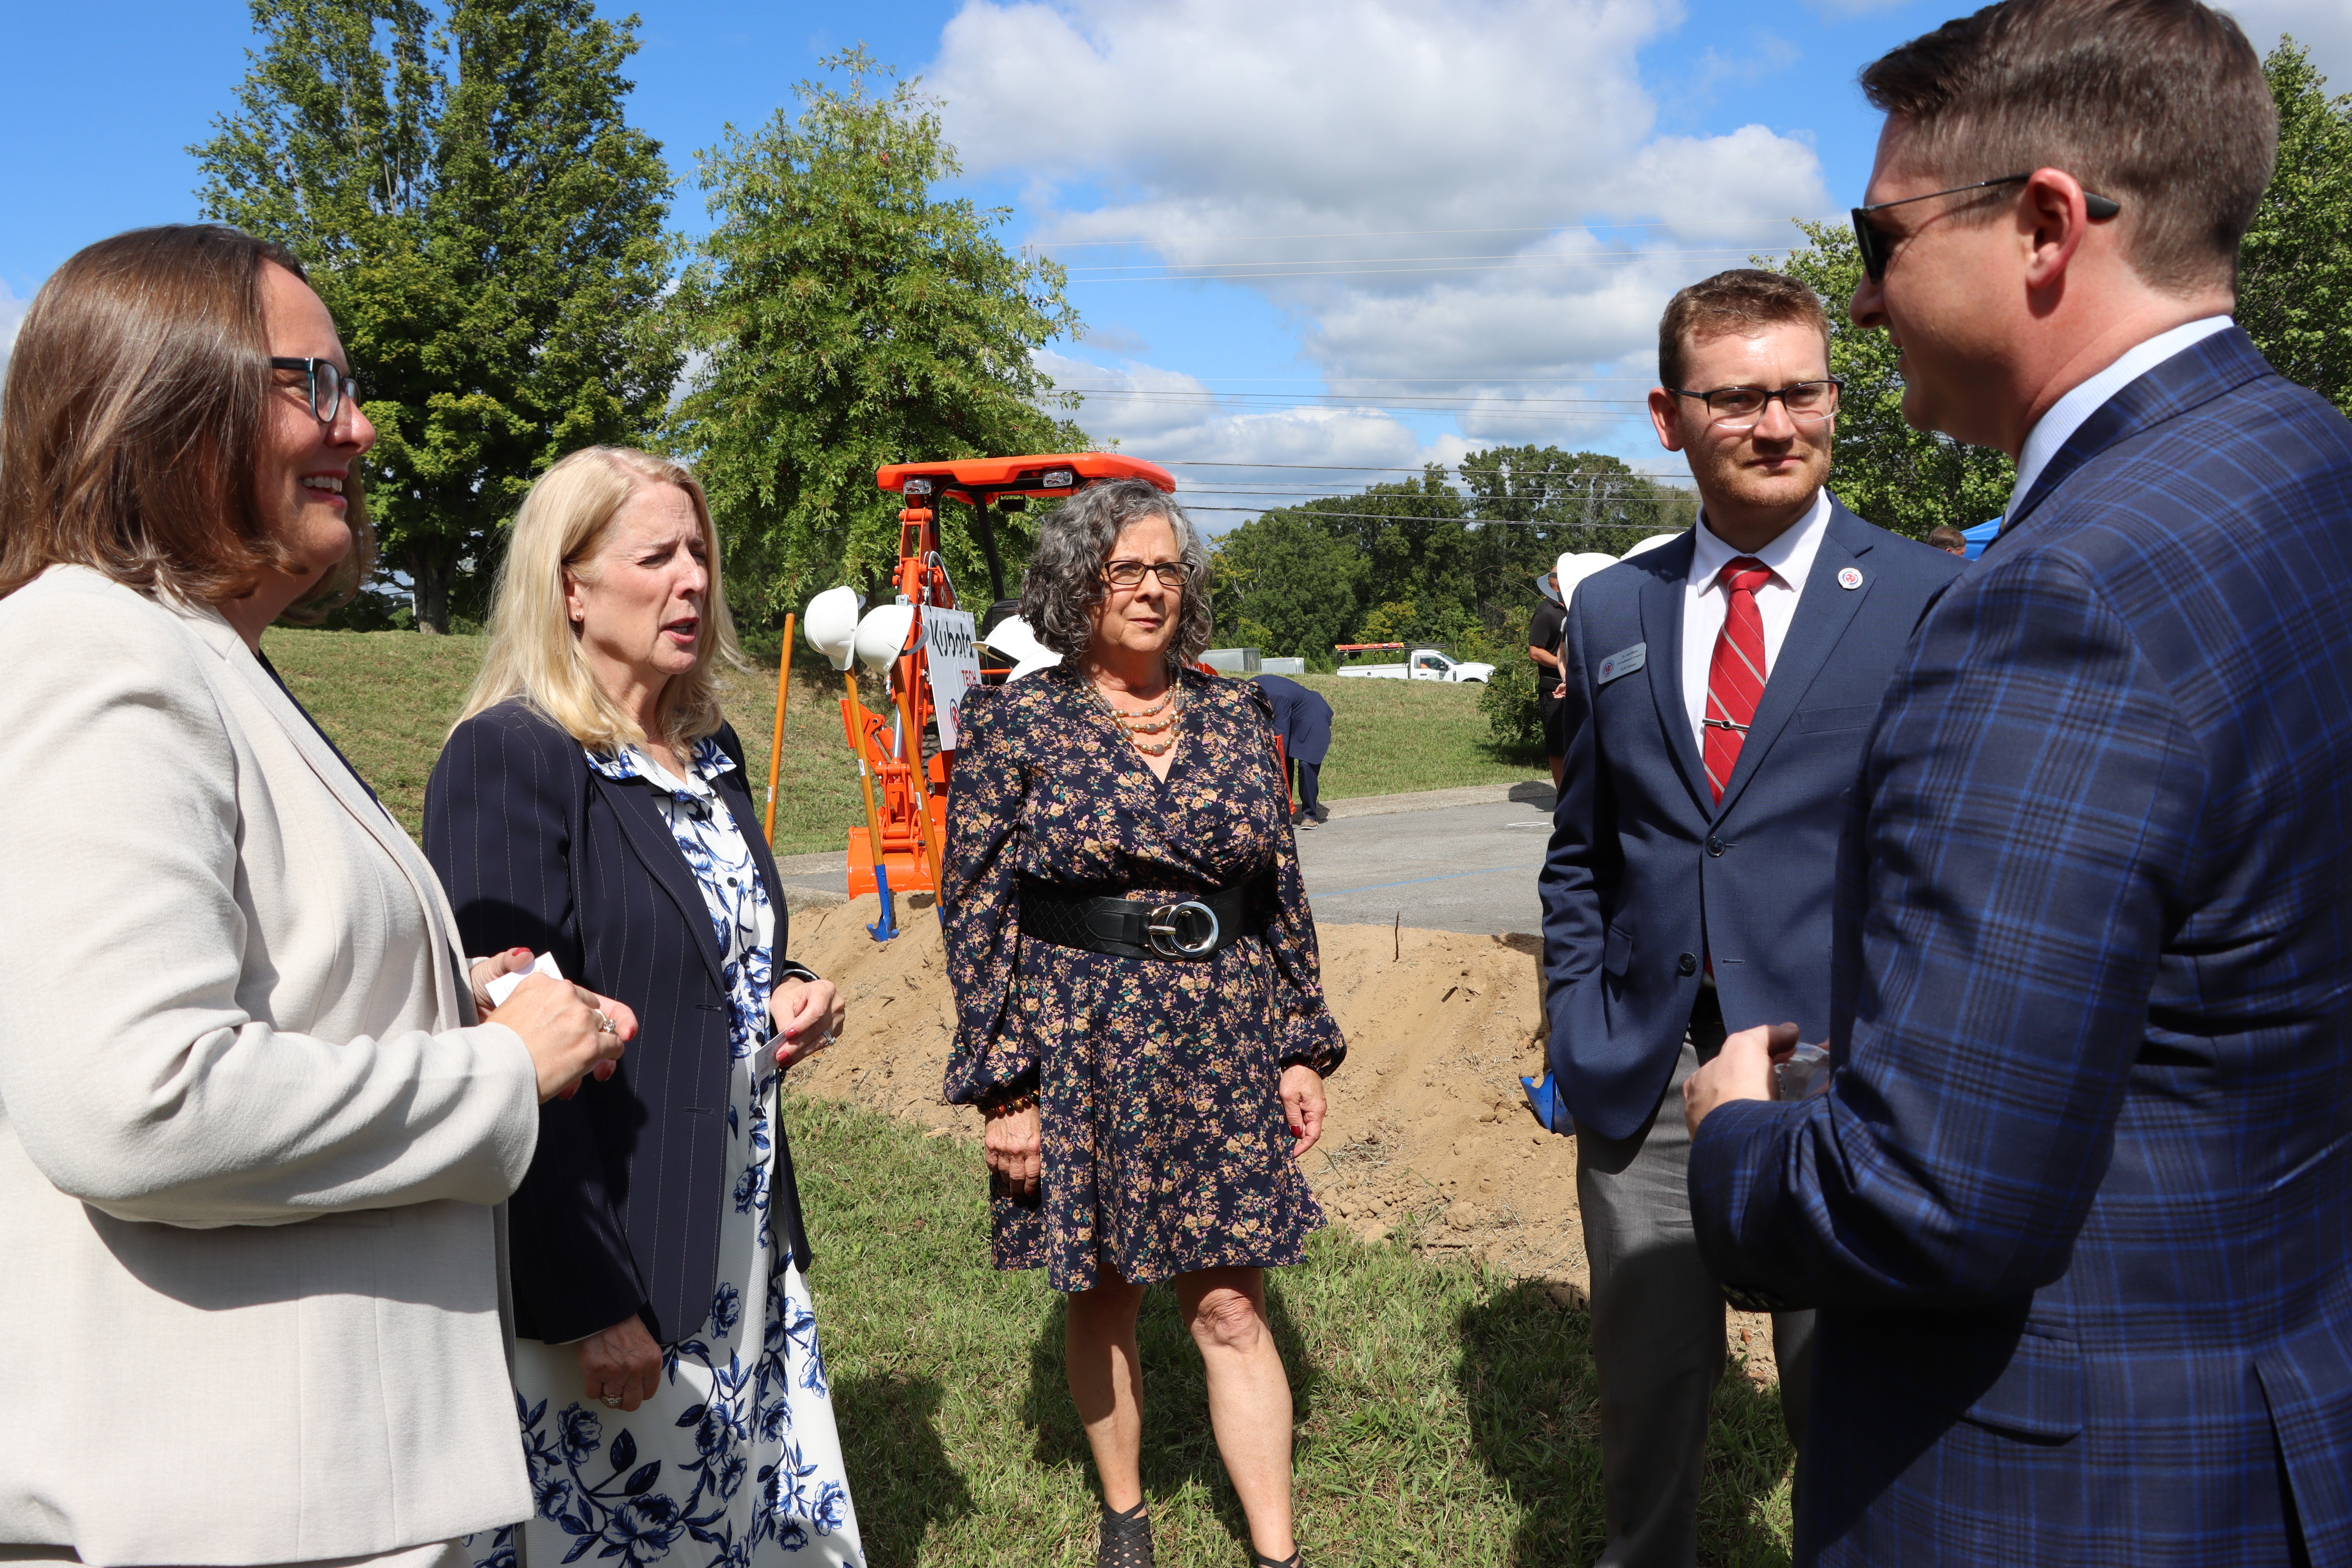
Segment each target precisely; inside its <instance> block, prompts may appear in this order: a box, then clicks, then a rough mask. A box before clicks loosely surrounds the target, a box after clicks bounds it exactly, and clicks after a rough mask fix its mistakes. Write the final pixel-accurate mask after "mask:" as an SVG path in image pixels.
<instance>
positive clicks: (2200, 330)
mask: <svg viewBox="0 0 2352 1568" xmlns="http://www.w3.org/2000/svg"><path fill="white" fill-rule="evenodd" d="M2235 325H2237V323H2236V322H2235V321H2231V319H2230V318H2229V317H2227V316H2205V317H2201V318H2200V319H2199V320H2197V321H2184V322H2182V323H2181V324H2180V325H2179V326H2177V327H2174V328H2173V329H2172V330H2171V331H2163V332H2158V333H2157V334H2156V336H2154V337H2152V338H2150V339H2148V340H2147V342H2144V343H2140V344H2138V345H2137V346H2136V347H2133V348H2128V349H2126V350H2125V351H2124V352H2123V355H2122V357H2120V358H2119V359H2117V360H2116V363H2113V364H2111V365H2109V366H2107V368H2106V369H2105V370H2103V371H2101V372H2099V374H2096V375H2095V376H2093V377H2091V379H2090V380H2088V381H2086V382H2084V383H2083V384H2082V385H2080V386H2078V387H2076V388H2074V391H2072V392H2070V393H2068V394H2067V395H2065V396H2063V397H2062V398H2060V399H2059V400H2058V401H2057V402H2055V403H2053V404H2052V405H2050V411H2049V412H2048V413H2046V414H2044V415H2043V416H2042V417H2041V418H2040V419H2038V420H2036V421H2034V425H2033V428H2032V430H2030V431H2028V432H2027V433H2026V437H2025V448H2024V450H2023V451H2021V452H2020V453H2019V454H2018V456H2017V483H2016V484H2015V485H2014V486H2013V487H2011V489H2010V492H2009V510H2007V511H2006V512H2003V513H2002V514H2001V515H2002V516H2003V517H2015V516H2016V515H2017V507H2018V503H2019V502H2020V501H2022V500H2024V499H2025V498H2026V497H2027V496H2029V495H2031V494H2032V493H2033V481H2034V480H2036V479H2040V478H2041V477H2042V469H2044V468H2048V467H2049V466H2050V459H2051V458H2054V457H2056V456H2057V455H2058V448H2059V447H2063V446H2064V445H2065V444H2066V442H2067V439H2068V438H2069V437H2072V436H2073V435H2074V432H2075V431H2077V430H2080V429H2081V428H2082V427H2083V422H2084V420H2086V419H2088V418H2090V416H2092V415H2094V414H2096V413H2097V412H2098V411H2099V410H2100V409H2101V408H2103V407H2105V405H2106V402H2107V399H2109V398H2110V397H2113V396H2114V395H2116V393H2118V392H2121V391H2122V390H2123V389H2124V388H2125V387H2126V386H2129V385H2130V384H2132V383H2133V382H2135V381H2137V380H2138V379H2139V378H2140V377H2141V376H2144V375H2146V374H2147V373H2148V372H2149V371H2152V370H2154V369H2155V368H2156V367H2157V366H2158V365H2160V364H2162V363H2164V362H2165V361H2166V360H2168V359H2170V358H2171V357H2172V356H2173V355H2174V354H2177V353H2179V352H2180V351H2181V350H2183V349H2185V348H2187V347H2189V344H2191V343H2196V342H2203V341H2204V340H2205V339H2207V338H2210V337H2211V336H2212V335H2213V334H2214V333H2215V332H2219V331H2227V330H2229V329H2230V328H2231V327H2233V326H2235Z"/></svg>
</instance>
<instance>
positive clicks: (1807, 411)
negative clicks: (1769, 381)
mask: <svg viewBox="0 0 2352 1568" xmlns="http://www.w3.org/2000/svg"><path fill="white" fill-rule="evenodd" d="M1844 385H1845V383H1843V382H1842V381H1837V380H1830V381H1792V382H1790V384H1788V385H1786V386H1776V387H1762V386H1718V387H1717V388H1716V389H1715V390H1714V391H1712V392H1685V391H1684V390H1683V389H1682V388H1681V387H1679V386H1670V387H1668V388H1667V389H1666V390H1667V391H1669V392H1671V393H1673V394H1674V395H1675V396H1676V397H1696V398H1697V399H1698V400H1699V401H1700V402H1701V403H1704V404H1706V414H1707V418H1708V419H1709V420H1710V421H1711V422H1713V423H1714V424H1717V425H1720V426H1723V427H1724V428H1725V429H1727V430H1748V429H1752V428H1754V427H1755V426H1758V425H1760V424H1762V423H1763V422H1764V410H1766V409H1767V408H1769V407H1770V406H1771V405H1772V400H1773V399H1774V398H1776V397H1777V398H1779V399H1780V406H1781V407H1783V408H1785V409H1787V410H1788V411H1789V417H1790V420H1792V421H1793V422H1795V423H1796V424H1799V425H1818V424H1820V423H1821V422H1822V420H1824V419H1827V418H1828V417H1829V416H1831V415H1832V414H1835V413H1836V412H1837V400H1838V393H1839V391H1840V390H1841V389H1843V387H1844Z"/></svg>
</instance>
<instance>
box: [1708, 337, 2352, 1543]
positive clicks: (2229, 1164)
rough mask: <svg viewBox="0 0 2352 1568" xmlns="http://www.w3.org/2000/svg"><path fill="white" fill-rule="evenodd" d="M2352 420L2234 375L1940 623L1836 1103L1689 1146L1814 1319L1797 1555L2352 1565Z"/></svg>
mask: <svg viewBox="0 0 2352 1568" xmlns="http://www.w3.org/2000/svg"><path fill="white" fill-rule="evenodd" d="M2347 779H2352V426H2347V424H2346V422H2345V420H2344V418H2343V417H2342V416H2340V415H2338V414H2337V413H2336V411H2335V410H2334V409H2333V408H2331V407H2329V406H2328V405H2326V403H2324V402H2323V401H2321V400H2320V399H2319V398H2317V397H2315V396H2314V395H2311V394H2310V393H2308V392H2305V391H2304V390H2302V389H2301V388H2298V387H2296V386H2294V385H2292V384H2289V383H2287V382H2285V381H2284V380H2283V379H2281V378H2280V377H2279V376H2278V375H2277V374H2275V373H2273V371H2272V370H2271V368H2270V367H2269V365H2267V364H2266V363H2263V359H2262V357H2261V355H2260V354H2259V353H2256V352H2255V350H2254V348H2253V346H2252V343H2250V342H2248V341H2247V339H2246V337H2245V336H2244V334H2243V333H2242V332H2239V331H2235V330H2234V329H2233V330H2231V331H2224V332H2221V333H2219V334H2216V335H2215V336H2213V337H2210V338H2208V339H2206V340H2204V341H2203V342H2200V343H2199V344H2197V345H2195V346H2194V347H2191V348H2189V349H2188V350H2186V351H2184V352H2182V353H2179V355H2177V356H2175V357H2174V358H2172V359H2170V360H2168V361H2166V362H2165V363H2162V364H2160V365H2158V366H2157V367H2156V368H2155V369H2153V370H2151V371H2150V372H2148V373H2147V374H2146V375H2145V376H2142V377H2141V378H2140V379H2139V380H2137V381H2135V382H2133V383H2131V384H2129V385H2128V386H2126V387H2125V388H2124V389H2123V390H2122V391H2121V392H2119V393H2118V394H2117V395H2116V396H2115V397H2114V398H2113V399H2112V400H2111V401H2110V402H2109V403H2108V404H2107V405H2105V406H2104V407H2103V408H2101V409H2100V410H2099V411H2098V412H2097V413H2095V414H2094V415H2093V416H2092V417H2091V419H2090V420H2089V421H2088V422H2087V423H2085V424H2084V426H2083V427H2082V428H2081V429H2080V430H2079V431H2077V432H2076V434H2075V435H2074V438H2073V440H2071V441H2070V442H2069V443H2067V445H2066V446H2065V447H2063V449H2062V450H2061V451H2060V453H2059V454H2058V456H2057V458H2055V459H2054V460H2053V462H2052V463H2051V465H2050V467H2049V469H2048V470H2047V472H2045V473H2044V474H2043V475H2042V478H2041V479H2040V480H2039V481H2038V482H2037V483H2036V485H2035V488H2034V491H2033V493H2032V495H2031V496H2029V497H2027V498H2026V500H2025V501H2024V503H2023V504H2022V505H2021V506H2020V507H2019V508H2018V509H2017V510H2016V511H2015V514H2014V516H2013V517H2012V519H2011V522H2010V524H2009V525H2008V527H2007V528H2006V529H2005V530H2004V531H2003V532H2002V534H2001V536H2000V541H1999V542H1998V543H1996V544H1995V545H1994V546H1993V548H1992V549H1991V550H1990V552H1987V554H1986V555H1985V558H1984V560H1983V561H1982V562H1981V563H1979V565H1978V567H1977V568H1976V569H1975V570H1974V571H1972V572H1971V573H1969V574H1968V575H1966V576H1964V577H1962V578H1960V579H1959V580H1958V582H1956V583H1955V584H1953V585H1952V586H1951V587H1950V588H1949V589H1948V590H1947V591H1946V592H1945V593H1944V594H1943V595H1941V596H1940V598H1938V599H1937V602H1936V603H1935V604H1934V605H1931V606H1930V607H1929V609H1928V611H1927V615H1926V616H1924V617H1923V619H1922V621H1921V623H1920V626H1919V630H1918V632H1917V634H1916V637H1914V639H1913V642H1912V646H1911V649H1910V652H1909V654H1908V656H1907V658H1906V660H1905V662H1904V663H1903V665H1902V666H1901V667H1900V668H1898V670H1897V673H1896V675H1895V679H1894V682H1893V684H1892V685H1891V686H1890V687H1889V688H1888V691H1887V696H1886V700H1885V705H1884V707H1883V708H1882V710H1881V711H1880V714H1879V718H1878V721H1877V724H1876V726H1875V728H1874V731H1873V733H1872V736H1871V740H1870V742H1869V746H1868V749H1867V751H1866V752H1865V753H1864V764H1863V772H1862V776H1861V778H1860V780H1859V782H1858V784H1857V786H1856V789H1855V792H1854V802H1853V813H1852V817H1851V820H1850V823H1849V826H1848V830H1847V837H1846V840H1845V844H1844V847H1843V850H1842V852H1841V857H1840V891H1839V910H1838V916H1837V921H1836V938H1835V940H1836V955H1835V968H1834V975H1835V994H1834V998H1833V1009H1832V1050H1833V1052H1834V1055H1835V1058H1836V1060H1837V1064H1838V1070H1837V1073H1836V1076H1835V1078H1834V1079H1833V1087H1832V1090H1831V1092H1830V1093H1829V1094H1828V1095H1827V1096H1826V1097H1823V1098H1822V1099H1818V1100H1809V1101H1805V1102H1801V1103H1800V1104H1795V1105H1776V1104H1765V1103H1759V1102H1742V1103H1736V1104H1728V1105H1725V1106H1723V1107H1721V1108H1720V1109H1718V1110H1716V1111H1715V1112H1714V1113H1713V1115H1712V1116H1710V1117H1709V1119H1708V1120H1707V1121H1706V1124H1705V1126H1704V1127H1703V1129H1702V1130H1701V1131H1700V1135H1699V1137H1698V1139H1697V1141H1696V1144H1695V1145H1694V1147H1693V1150H1692V1163H1691V1175H1690V1183H1691V1201H1692V1209H1693V1215H1694V1219H1695V1221H1696V1225H1697V1228H1698V1236H1699V1243H1700V1246H1701V1247H1702V1249H1703V1251H1704V1254H1705V1256H1706V1258H1707V1259H1708V1262H1709V1264H1710V1266H1711V1267H1712V1268H1714V1269H1715V1270H1716V1271H1717V1274H1718V1275H1719V1276H1720V1277H1721V1278H1722V1279H1724V1280H1725V1281H1726V1282H1727V1285H1729V1286H1731V1287H1734V1288H1736V1289H1738V1290H1740V1291H1743V1292H1746V1293H1748V1294H1749V1295H1751V1296H1753V1297H1755V1298H1757V1299H1759V1300H1777V1301H1779V1302H1782V1303H1787V1304H1793V1305H1802V1306H1812V1307H1817V1308H1819V1309H1820V1310H1821V1311H1820V1317H1819V1320H1818V1321H1819V1329H1818V1334H1819V1338H1818V1340H1817V1342H1816V1346H1817V1348H1816V1351H1815V1358H1816V1359H1815V1373H1814V1385H1813V1404H1812V1412H1813V1414H1812V1420H1811V1429H1810V1436H1809V1437H1808V1447H1807V1458H1806V1463H1807V1467H1808V1469H1807V1479H1806V1487H1805V1489H1804V1491H1803V1496H1802V1500H1801V1517H1800V1518H1799V1520H1798V1525H1797V1532H1798V1548H1799V1552H1798V1555H1799V1559H1800V1561H1804V1562H1812V1561H1820V1562H1828V1563H1873V1564H1882V1565H1883V1564H1888V1563H2070V1564H2072V1563H2135V1564H2139V1563H2180V1564H2192V1563H2193V1564H2199V1565H2200V1568H2201V1565H2205V1564H2213V1563H2285V1562H2290V1561H2297V1560H2301V1559H2299V1558H2298V1557H2297V1556H2296V1552H2297V1551H2298V1550H2300V1551H2301V1552H2305V1553H2307V1557H2308V1560H2309V1561H2311V1562H2315V1563H2352V1268H2347V1254H2348V1253H2352V1246H2348V1245H2347V1244H2352V1234H2348V1233H2347V1231H2348V1227H2347V1197H2352V1191H2347V1189H2352V1060H2347V1055H2352V1052H2347V1026H2346V1016H2345V1009H2346V1001H2347V996H2346V984H2347V935H2352V932H2347V919H2346V911H2345V893H2346V877H2347V869H2352V867H2347V857H2352V831H2347V827H2352V825H2347V820H2346V817H2347V804H2346V803H2347Z"/></svg>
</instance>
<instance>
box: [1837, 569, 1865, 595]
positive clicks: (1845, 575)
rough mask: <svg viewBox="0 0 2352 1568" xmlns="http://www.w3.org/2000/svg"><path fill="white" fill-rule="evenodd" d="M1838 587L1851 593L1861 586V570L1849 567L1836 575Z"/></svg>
mask: <svg viewBox="0 0 2352 1568" xmlns="http://www.w3.org/2000/svg"><path fill="white" fill-rule="evenodd" d="M1838 586H1839V587H1841V588H1843V589H1846V590H1848V591H1849V592H1851V591H1852V590H1853V589H1855V588H1859V587H1861V586H1862V568H1861V567H1859V566H1849V567H1847V568H1846V569H1845V570H1844V571H1843V572H1840V573H1839V574H1838Z"/></svg>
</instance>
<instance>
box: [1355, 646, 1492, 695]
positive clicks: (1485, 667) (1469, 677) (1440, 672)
mask: <svg viewBox="0 0 2352 1568" xmlns="http://www.w3.org/2000/svg"><path fill="white" fill-rule="evenodd" d="M1404 646H1405V645H1404V644H1402V643H1357V644H1352V645H1342V646H1341V647H1339V648H1337V649H1336V650H1334V651H1336V652H1339V653H1373V652H1378V651H1382V650H1385V649H1390V648H1393V649H1395V650H1396V651H1398V652H1400V653H1402V652H1403V651H1404ZM1339 673H1340V674H1341V675H1355V676H1365V677H1369V678H1370V679H1374V680H1451V681H1457V682H1470V683H1473V684H1477V685H1484V684H1485V683H1486V682H1487V681H1489V680H1491V679H1494V676H1495V667H1494V666H1493V665H1491V664H1472V663H1465V662H1464V661H1462V660H1460V659H1457V658H1454V656H1453V655H1452V654H1450V653H1447V652H1446V651H1445V650H1444V648H1438V647H1417V648H1414V649H1413V650H1412V653H1411V654H1410V655H1409V656H1408V657H1407V658H1405V660H1404V662H1403V663H1402V664H1357V665H1341V666H1340V667H1339Z"/></svg>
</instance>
